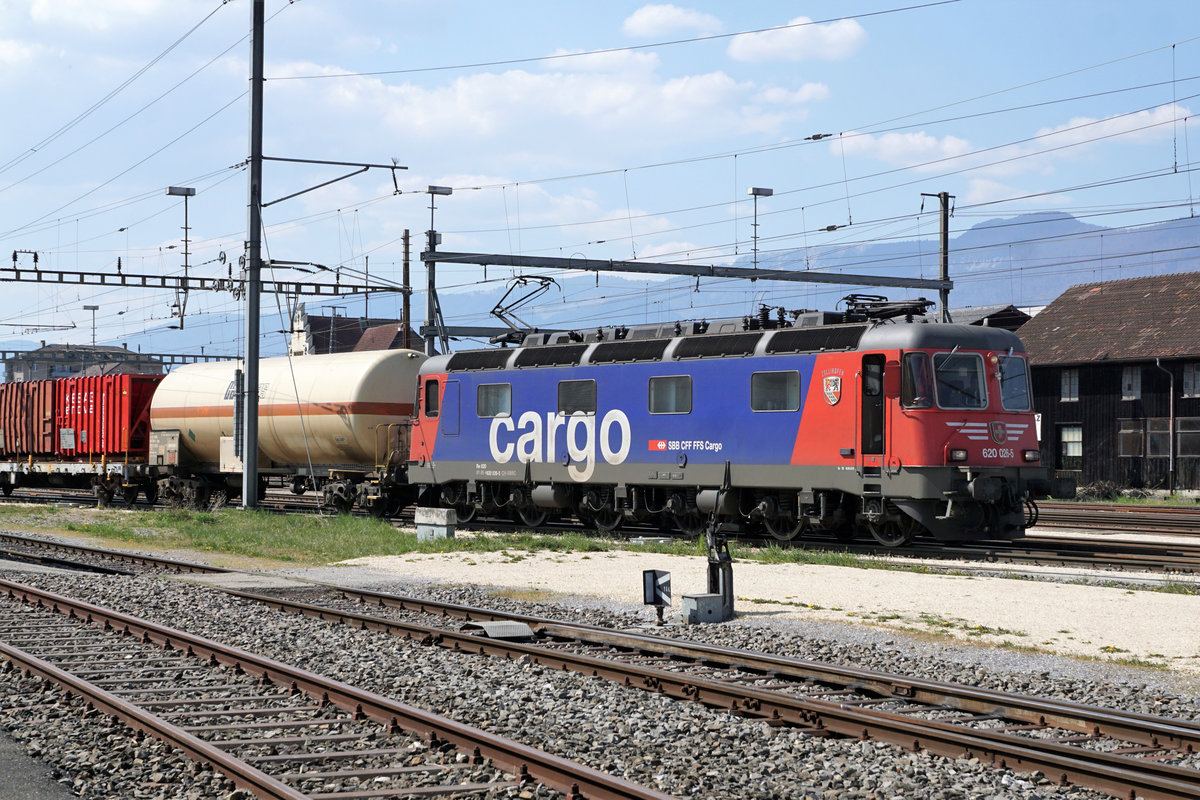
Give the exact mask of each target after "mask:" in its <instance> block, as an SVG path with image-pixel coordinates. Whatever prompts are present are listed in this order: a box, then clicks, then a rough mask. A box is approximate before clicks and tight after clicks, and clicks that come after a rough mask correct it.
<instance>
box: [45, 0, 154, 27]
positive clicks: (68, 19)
mask: <svg viewBox="0 0 1200 800" xmlns="http://www.w3.org/2000/svg"><path fill="white" fill-rule="evenodd" d="M165 6H166V2H165V0H104V2H96V0H34V2H33V5H31V6H30V8H29V16H30V17H31V18H32V19H33V21H34V22H36V23H39V24H42V25H65V26H68V27H72V28H83V29H86V30H91V31H107V30H109V29H112V28H116V27H121V26H123V25H128V24H129V23H130V22H131V21H132V20H133V19H135V18H139V17H140V18H146V17H150V16H152V15H156V14H162V13H165V12H164V7H165Z"/></svg>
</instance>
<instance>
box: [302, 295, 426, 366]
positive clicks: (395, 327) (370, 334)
mask: <svg viewBox="0 0 1200 800" xmlns="http://www.w3.org/2000/svg"><path fill="white" fill-rule="evenodd" d="M403 331H404V328H403V325H402V324H401V322H400V320H398V319H377V318H374V317H344V316H338V315H333V316H319V315H310V314H309V313H308V312H307V311H306V310H305V308H304V304H303V303H301V304H300V305H299V306H298V307H297V308H296V313H295V315H294V316H293V317H292V339H291V343H290V345H289V347H288V352H290V353H291V354H292V355H294V356H302V355H314V354H319V353H350V352H353V351H356V350H395V349H398V348H400V347H403V346H404V345H403V338H404V335H403ZM408 334H409V339H408V341H409V347H412V348H415V349H420V348H421V341H422V340H421V339H419V338H417V335H416V334H415V333H414V332H413V331H412V329H411V328H410V329H409V332H408Z"/></svg>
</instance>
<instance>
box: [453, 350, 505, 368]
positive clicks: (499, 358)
mask: <svg viewBox="0 0 1200 800" xmlns="http://www.w3.org/2000/svg"><path fill="white" fill-rule="evenodd" d="M512 354H513V351H512V350H508V349H499V350H462V351H460V352H457V353H455V354H454V355H452V356H450V361H449V362H447V365H446V368H447V369H448V370H450V371H460V370H468V369H504V367H505V365H507V364H508V359H509V357H511V356H512Z"/></svg>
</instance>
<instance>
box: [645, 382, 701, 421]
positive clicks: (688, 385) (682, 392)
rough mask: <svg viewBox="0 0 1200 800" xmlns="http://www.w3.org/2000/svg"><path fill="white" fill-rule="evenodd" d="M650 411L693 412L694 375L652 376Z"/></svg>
mask: <svg viewBox="0 0 1200 800" xmlns="http://www.w3.org/2000/svg"><path fill="white" fill-rule="evenodd" d="M650 413H651V414H690V413H692V376H691V375H670V376H666V377H658V378H651V379H650Z"/></svg>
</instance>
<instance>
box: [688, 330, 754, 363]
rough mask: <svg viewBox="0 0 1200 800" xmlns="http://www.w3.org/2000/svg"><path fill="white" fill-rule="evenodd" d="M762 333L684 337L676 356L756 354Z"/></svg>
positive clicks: (699, 356) (700, 356)
mask: <svg viewBox="0 0 1200 800" xmlns="http://www.w3.org/2000/svg"><path fill="white" fill-rule="evenodd" d="M762 337H763V335H762V333H729V334H716V335H708V336H696V337H689V338H685V339H682V340H681V341H680V342H679V346H678V347H676V348H675V357H676V358H703V357H705V356H749V355H753V354H754V348H755V347H757V346H758V340H759V339H761V338H762Z"/></svg>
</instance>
